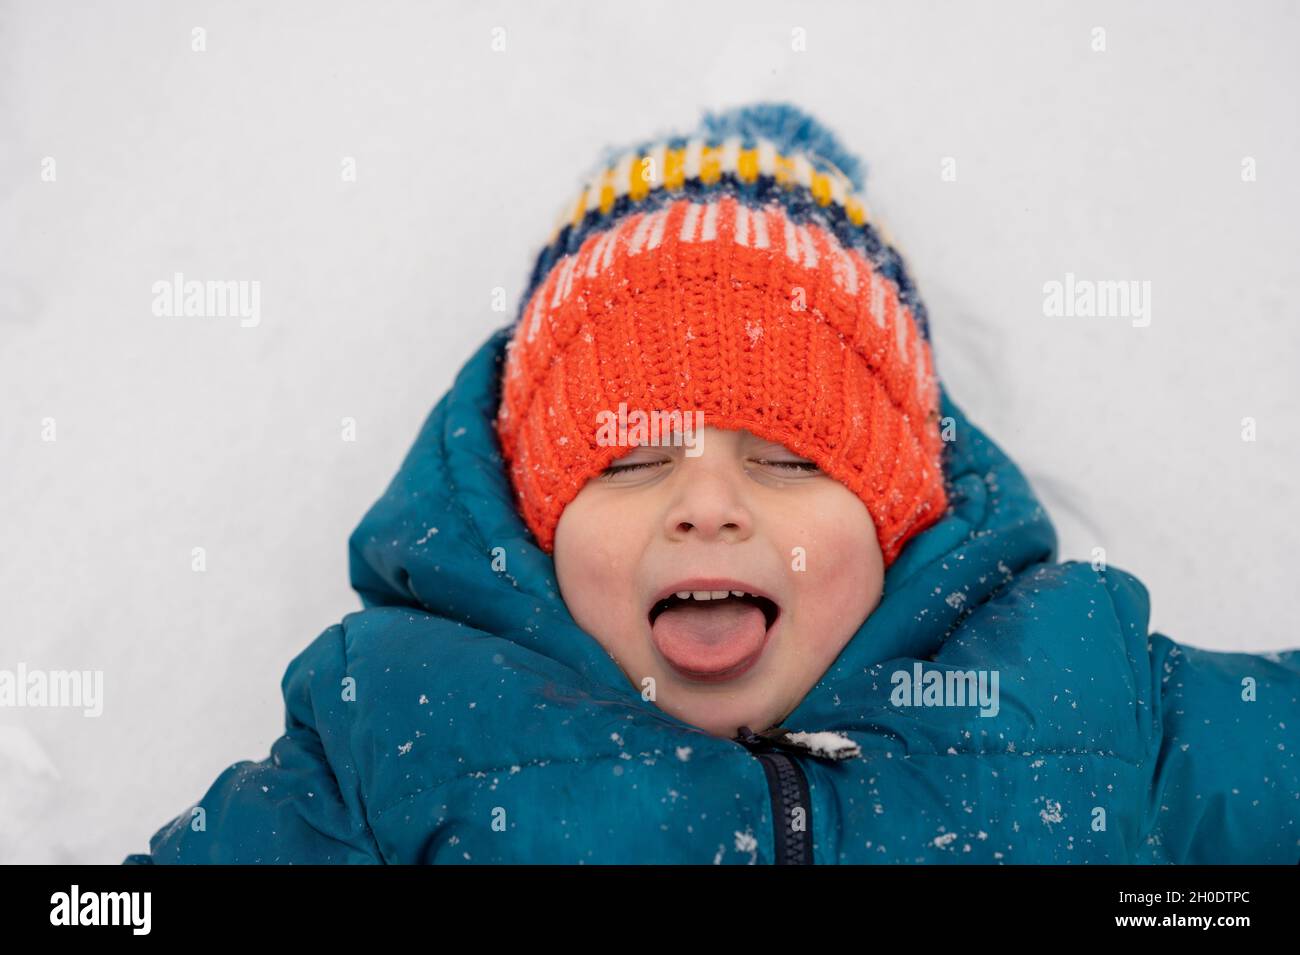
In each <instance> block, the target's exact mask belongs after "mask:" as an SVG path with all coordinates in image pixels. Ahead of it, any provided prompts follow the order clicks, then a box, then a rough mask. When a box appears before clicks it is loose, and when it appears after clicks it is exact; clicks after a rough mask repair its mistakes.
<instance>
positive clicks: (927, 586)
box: [349, 326, 1057, 729]
mask: <svg viewBox="0 0 1300 955" xmlns="http://www.w3.org/2000/svg"><path fill="white" fill-rule="evenodd" d="M509 336H510V327H509V326H506V327H503V328H501V329H499V330H497V331H496V332H495V333H493V334H492V335H491V336H490V337H489V338H488V340H487V341H486V342H485V343H484V344H483V345H482V346H481V347H480V348H479V349H478V351H477V352H476V353H475V354H474V355H473V356H472V357H471V359H470V360H469V361H468V362H467V363H466V364H465V366H464V367H463V368H462V369H461V371H460V372H459V374H458V375H457V377H456V379H455V381H454V383H453V384H452V387H451V388H450V390H449V391H448V392H447V393H446V394H445V395H444V396H443V397H442V399H441V400H440V401H438V403H437V404H436V406H435V407H434V408H433V410H432V412H431V413H430V414H429V415H428V417H427V419H426V420H425V422H424V425H423V426H422V427H421V429H420V432H419V434H418V436H417V437H416V439H415V443H414V445H413V446H412V447H411V449H410V450H409V452H408V453H407V454H406V457H405V459H404V460H403V462H402V465H401V467H400V468H399V470H398V472H397V475H396V476H395V477H394V478H393V480H392V482H391V483H390V484H389V486H388V488H387V490H386V491H385V492H384V494H383V496H382V497H381V498H380V499H379V500H378V501H377V502H376V503H375V504H374V505H373V506H372V507H371V508H370V510H369V511H368V512H367V513H366V515H365V517H364V518H363V519H362V521H361V523H360V524H359V525H358V526H357V528H356V530H355V531H353V533H352V535H351V537H350V540H349V563H350V571H351V582H352V587H353V589H354V590H356V592H357V594H358V595H359V596H360V597H361V600H362V603H363V604H364V605H365V607H366V608H372V607H381V606H387V607H410V608H416V609H420V610H423V611H427V612H428V613H431V614H435V615H437V616H440V617H445V618H447V619H450V620H454V621H458V622H460V623H463V624H464V625H466V626H469V627H473V628H475V629H477V630H480V631H483V632H486V633H490V634H493V635H495V636H497V637H499V638H501V639H504V640H510V641H512V642H514V643H516V644H519V645H520V646H523V647H526V648H527V649H529V650H531V651H533V652H536V653H539V654H542V655H543V656H545V657H548V658H550V659H552V660H554V661H555V662H557V663H560V664H562V665H564V666H567V667H569V668H571V669H572V670H574V671H576V672H577V673H579V674H581V675H582V677H584V678H585V679H586V680H588V681H591V682H593V683H597V684H603V685H604V686H605V687H606V688H608V689H609V690H611V691H613V692H615V693H616V694H619V695H623V696H626V697H627V698H628V701H629V702H633V703H641V697H640V694H639V693H637V692H636V691H635V689H634V688H633V687H632V686H631V685H630V684H629V683H628V682H627V679H626V678H625V677H624V676H623V673H622V671H621V670H620V669H619V668H618V665H617V664H616V663H615V662H614V660H613V659H612V658H611V657H610V656H609V654H608V653H606V651H605V650H604V648H603V647H602V646H601V645H600V644H599V642H598V641H597V640H596V639H595V638H594V637H593V636H591V635H590V634H588V633H586V632H585V631H583V630H582V629H581V628H580V627H579V626H578V624H577V623H576V622H575V621H574V619H573V617H572V615H571V614H570V613H569V610H568V608H567V606H566V605H565V603H564V600H563V598H562V597H561V596H560V590H559V585H558V583H557V580H556V576H555V566H554V561H553V558H552V557H551V555H549V554H547V553H545V552H544V551H542V550H541V549H540V548H539V547H538V546H537V545H536V543H535V542H534V540H533V537H532V534H531V532H530V531H529V530H528V529H527V527H526V525H525V524H524V523H523V520H522V518H521V517H520V515H519V513H518V511H517V510H516V509H515V506H514V502H513V497H512V494H511V488H510V484H509V479H508V476H507V475H506V472H505V469H504V466H503V460H502V456H501V453H500V446H499V444H498V442H497V436H496V432H495V429H494V427H493V422H494V420H495V416H496V411H497V406H498V402H499V400H500V376H501V370H502V367H503V362H504V359H505V348H506V343H507V341H508V340H509ZM940 392H941V406H940V407H941V412H942V415H943V416H945V417H951V418H952V419H953V423H954V428H953V432H954V434H955V440H953V441H951V442H949V443H948V444H947V445H946V446H945V448H944V461H943V463H944V474H945V481H946V483H947V490H948V495H949V506H948V509H947V511H946V513H945V514H944V516H943V517H942V519H940V520H939V521H938V522H937V523H936V524H934V525H932V526H931V527H929V528H927V529H926V530H925V531H924V532H922V533H921V534H919V535H918V536H917V537H915V538H913V539H912V541H910V542H909V543H908V545H907V547H906V548H905V549H904V550H903V551H902V553H901V554H900V555H899V557H898V559H897V560H895V562H894V563H893V564H892V565H891V566H890V567H889V568H888V570H887V571H886V574H885V580H884V592H883V595H882V597H881V601H880V603H879V605H878V606H877V607H876V609H875V610H874V611H873V612H872V613H871V614H870V615H869V616H868V618H867V619H866V621H865V622H864V623H863V625H862V627H861V628H860V629H859V630H858V632H857V633H856V634H855V635H854V636H853V638H852V639H851V640H850V641H849V643H848V644H847V645H846V646H845V648H844V650H843V651H841V653H840V655H839V657H838V658H837V659H836V660H835V662H834V663H833V664H832V665H831V667H830V668H829V669H828V670H827V672H826V673H825V674H824V675H823V677H822V678H821V679H820V680H819V681H818V683H817V684H816V685H815V686H814V687H813V688H812V689H811V690H810V691H809V693H808V694H807V695H806V696H805V698H804V700H803V701H802V702H801V703H800V705H799V706H798V707H797V708H796V709H795V710H794V711H793V712H792V713H791V714H790V715H789V716H788V717H787V719H786V720H785V721H784V722H785V723H787V724H789V725H791V726H795V727H799V728H811V729H831V728H833V727H834V726H835V724H836V723H837V722H838V721H837V720H836V708H837V707H838V706H839V701H840V698H841V697H848V698H852V697H851V694H852V693H853V684H854V682H855V681H857V680H867V681H869V682H870V681H871V680H872V677H871V675H870V674H869V673H868V672H867V671H868V668H870V667H872V666H873V665H875V664H878V663H880V662H881V661H884V660H889V659H892V658H898V657H911V658H921V659H926V658H931V657H933V655H934V653H935V652H936V651H937V650H938V649H939V648H940V646H941V645H942V643H943V641H944V638H945V636H946V635H948V634H949V633H951V632H952V631H953V630H954V629H955V627H956V626H957V625H959V623H960V621H961V619H962V618H963V617H964V616H965V615H967V614H969V613H970V612H971V610H973V609H974V608H976V607H978V606H980V605H981V604H982V603H984V602H985V601H986V600H988V599H989V597H990V596H991V595H992V594H993V593H994V592H995V591H996V590H997V589H998V588H1000V587H1002V586H1003V585H1004V584H1006V583H1009V582H1010V581H1012V580H1013V579H1014V578H1015V577H1016V576H1017V575H1018V574H1020V573H1021V572H1022V571H1023V570H1024V569H1025V568H1026V567H1028V566H1030V565H1031V564H1034V563H1038V562H1044V561H1046V562H1051V561H1054V560H1055V557H1056V548H1057V538H1056V531H1055V529H1054V528H1053V526H1052V524H1051V521H1050V519H1049V518H1048V516H1047V514H1046V512H1045V511H1044V510H1043V508H1042V506H1041V505H1040V504H1039V501H1038V499H1037V498H1036V497H1035V495H1034V493H1033V490H1032V489H1031V487H1030V486H1029V483H1028V481H1027V480H1026V478H1025V476H1024V475H1023V474H1022V473H1021V471H1020V469H1019V468H1018V467H1016V465H1015V464H1014V463H1013V462H1012V461H1011V459H1010V458H1008V457H1007V455H1006V454H1005V453H1003V451H1002V450H1001V449H1000V448H999V447H998V446H997V445H996V444H995V443H994V442H992V441H991V440H989V438H987V437H986V436H985V435H984V434H983V432H981V431H980V430H979V429H978V428H977V427H976V426H975V425H973V424H971V423H970V421H969V420H968V419H967V418H966V416H965V415H964V414H963V413H962V412H961V411H960V409H958V408H957V407H956V405H955V404H953V402H952V400H951V399H950V397H949V395H948V393H947V391H946V389H944V388H943V386H942V385H941V386H940ZM642 705H644V706H650V707H653V704H652V703H643V704H642ZM654 709H655V711H656V712H657V713H660V715H661V716H663V717H665V718H669V719H671V717H669V716H668V714H665V713H662V711H660V710H658V708H657V707H654Z"/></svg>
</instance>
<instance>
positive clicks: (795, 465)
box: [757, 458, 821, 472]
mask: <svg viewBox="0 0 1300 955" xmlns="http://www.w3.org/2000/svg"><path fill="white" fill-rule="evenodd" d="M757 461H758V463H759V464H770V465H772V467H776V468H790V469H792V470H797V471H809V472H811V471H820V470H821V468H819V467H818V466H817V462H815V461H768V460H765V459H763V458H758V459H757Z"/></svg>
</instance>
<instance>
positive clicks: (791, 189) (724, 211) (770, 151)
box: [497, 105, 947, 565]
mask: <svg viewBox="0 0 1300 955" xmlns="http://www.w3.org/2000/svg"><path fill="white" fill-rule="evenodd" d="M746 109H747V110H748V112H744V111H733V112H732V113H730V114H723V117H722V118H721V119H719V118H717V117H711V118H709V119H706V121H705V128H713V129H718V128H721V129H723V130H724V131H726V132H729V133H730V135H729V136H728V137H727V139H725V140H723V141H722V142H714V143H712V144H711V143H710V142H709V137H708V136H707V135H702V136H701V137H699V138H697V139H695V140H693V141H692V140H687V141H685V142H683V144H682V145H681V146H680V147H675V146H674V145H673V143H672V142H669V143H664V144H659V145H657V146H656V145H655V144H647V145H644V146H642V147H639V148H638V149H637V150H634V151H633V152H632V153H630V154H628V156H629V157H630V158H628V157H625V158H623V159H621V160H618V161H617V162H615V163H614V164H613V165H610V166H608V167H607V168H606V169H605V170H604V171H602V172H600V173H599V174H598V175H597V177H596V178H594V179H593V181H592V183H591V184H589V185H588V187H587V188H586V189H584V190H583V194H582V196H581V197H580V198H579V200H578V202H577V203H576V204H575V206H574V209H573V211H572V213H569V214H567V221H565V223H564V224H563V225H561V226H560V227H559V228H558V230H557V233H556V235H555V236H553V239H552V241H551V242H550V243H548V246H547V248H546V249H544V250H543V252H542V254H541V255H540V256H539V259H538V266H537V268H535V269H534V275H533V281H532V282H531V283H530V291H529V294H528V296H527V298H526V300H525V301H524V303H523V307H522V308H521V315H520V319H519V322H518V326H517V328H516V330H515V334H514V337H513V338H512V340H511V342H510V347H509V356H508V358H507V363H506V369H505V375H504V379H503V382H502V401H501V406H500V409H499V412H498V420H497V428H498V434H499V437H500V439H501V447H502V450H503V454H504V456H505V460H506V462H507V465H508V467H509V469H510V477H511V481H512V484H513V486H514V488H515V491H516V494H517V498H518V501H517V503H518V506H519V509H520V512H521V514H522V516H523V517H524V519H525V522H526V523H527V524H528V526H529V528H530V529H531V530H532V532H533V534H534V536H535V537H536V538H537V541H538V544H539V546H541V547H542V549H543V550H546V551H547V552H550V551H551V550H552V549H553V546H554V532H555V526H556V524H557V523H558V522H559V518H560V514H561V513H562V511H563V509H564V507H565V506H566V505H567V504H568V503H569V502H570V501H571V500H573V498H574V497H575V496H576V495H577V494H578V492H579V491H580V490H581V489H582V487H583V485H584V484H585V483H586V482H587V481H588V480H589V479H590V478H592V477H593V476H595V475H597V474H599V473H600V472H601V471H602V470H604V469H605V468H606V467H608V466H609V464H610V463H611V462H612V461H613V460H614V459H616V458H618V457H620V456H622V455H624V454H626V453H627V452H628V451H630V450H631V448H630V447H626V446H604V445H601V444H599V443H598V442H597V430H598V420H599V419H598V417H597V416H598V414H600V413H601V412H612V413H616V412H617V409H618V407H619V404H620V403H621V402H622V403H625V404H626V407H627V408H628V409H629V410H635V409H639V410H642V411H644V412H646V413H650V412H652V411H675V410H679V411H681V412H682V413H683V414H687V413H690V412H693V411H697V410H698V411H702V412H703V424H704V425H705V426H712V427H715V428H724V429H733V428H734V429H739V428H744V429H747V430H749V431H750V432H752V433H754V434H756V435H758V436H760V437H762V438H765V439H767V440H771V441H777V442H779V443H781V444H783V445H785V446H786V447H787V448H789V449H790V450H791V451H793V452H795V453H796V454H801V455H803V456H805V457H807V458H809V459H810V460H813V461H815V462H816V463H817V465H818V466H819V467H820V468H821V469H822V470H823V471H824V472H826V473H827V474H828V475H830V476H831V477H833V478H835V479H837V480H839V481H840V482H841V483H842V484H844V485H845V486H846V487H847V488H848V489H849V490H851V491H852V492H853V493H854V494H856V495H857V496H858V497H859V498H861V500H862V501H863V503H864V504H865V505H866V507H867V510H868V512H869V513H870V514H871V517H872V519H873V521H874V522H875V525H876V531H877V536H878V538H879V542H880V547H881V550H882V552H883V554H884V558H885V562H886V565H888V564H890V563H892V562H893V561H894V559H895V558H896V557H897V556H898V554H899V552H900V551H901V550H902V548H903V547H904V546H905V545H906V543H907V541H908V540H910V539H911V538H912V537H914V536H915V535H916V534H917V533H919V532H920V531H921V530H923V529H925V528H926V527H928V526H929V525H931V524H933V523H934V522H936V521H937V520H938V519H939V518H940V517H941V516H942V515H943V512H944V510H945V508H946V506H947V499H946V495H945V491H944V483H943V471H942V463H941V454H942V441H941V439H940V435H939V430H938V400H939V395H938V385H937V382H936V380H935V370H934V365H933V357H932V355H931V351H930V346H929V342H928V339H927V332H928V328H927V327H926V325H925V323H924V321H922V320H918V312H919V313H921V314H922V315H923V309H922V308H921V306H920V304H919V300H918V299H917V298H916V296H915V290H914V289H913V288H912V286H911V283H910V281H909V280H908V279H907V276H906V271H905V269H904V267H903V264H902V259H901V257H900V256H899V255H898V254H897V252H895V251H894V250H893V249H892V248H890V247H889V246H888V245H887V244H886V243H885V242H884V241H883V240H882V239H881V238H880V236H879V235H878V234H877V233H876V231H875V229H874V228H873V227H872V224H871V223H870V222H868V221H867V215H866V210H865V206H864V205H863V204H862V203H861V201H860V199H858V198H857V197H856V196H855V195H854V193H853V191H852V188H853V185H854V183H855V181H857V180H850V179H849V178H848V176H846V175H845V174H844V173H842V172H840V171H839V169H838V168H837V167H836V166H835V165H834V164H833V163H832V162H830V161H829V160H827V159H826V158H825V156H820V155H816V154H811V153H809V152H807V151H800V150H799V149H798V143H791V142H788V141H787V142H779V141H773V140H771V139H768V138H766V137H765V136H763V135H759V133H761V132H762V131H764V130H768V131H770V130H773V129H776V128H778V126H777V120H779V121H780V123H781V124H783V125H781V126H780V127H779V128H780V129H783V130H788V129H789V128H790V126H791V122H790V121H791V117H792V116H793V117H794V118H797V119H799V120H800V124H799V126H798V134H799V135H800V136H801V137H803V138H804V139H808V140H810V141H820V142H822V143H823V144H828V143H832V144H833V137H830V136H829V134H828V133H826V132H825V130H824V129H822V128H821V127H820V126H819V125H817V124H815V121H812V120H811V119H810V118H809V117H807V116H806V114H802V113H799V112H797V111H793V108H792V107H784V106H779V107H773V106H766V105H764V106H759V107H749V108H746ZM764 110H768V112H766V113H764V112H763V111H764ZM738 115H739V116H740V118H741V119H744V120H746V121H747V122H748V126H745V125H744V124H743V123H742V124H741V125H740V129H739V135H737V134H736V133H735V132H734V131H733V130H734V129H735V128H736V124H735V122H734V120H735V119H736V117H737V116H738ZM710 123H712V126H711V127H710V125H709V124H710ZM729 123H730V125H729ZM810 130H812V131H813V132H815V133H816V134H817V136H814V137H810V136H809V131H810ZM832 148H833V149H838V147H837V146H833V147H832ZM647 156H648V157H651V159H652V160H653V162H651V163H649V164H646V163H643V162H642V161H641V160H642V159H643V158H644V157H647ZM841 161H842V162H844V161H846V160H845V159H844V157H843V156H841ZM852 167H853V169H854V171H855V174H856V168H857V166H856V163H853V164H852ZM642 170H646V171H648V172H651V173H652V175H651V176H649V177H648V179H649V181H647V177H645V176H643V175H642V174H641V173H642ZM546 263H549V264H546Z"/></svg>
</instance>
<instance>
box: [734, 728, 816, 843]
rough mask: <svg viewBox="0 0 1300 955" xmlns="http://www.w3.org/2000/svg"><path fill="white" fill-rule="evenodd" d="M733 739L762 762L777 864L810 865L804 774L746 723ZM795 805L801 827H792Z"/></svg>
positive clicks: (808, 801)
mask: <svg viewBox="0 0 1300 955" xmlns="http://www.w3.org/2000/svg"><path fill="white" fill-rule="evenodd" d="M736 740H737V741H738V742H739V743H740V744H741V745H743V746H744V747H745V748H746V749H748V750H749V751H750V752H751V753H753V754H754V756H755V757H756V758H757V759H758V761H759V762H760V763H762V764H763V772H764V773H765V774H766V776H767V785H768V789H769V790H770V791H771V795H772V825H773V829H774V836H775V841H776V864H777V865H813V864H814V863H813V847H812V800H811V799H810V798H809V795H810V793H809V789H808V778H807V777H806V776H805V775H804V772H803V769H802V768H801V767H800V766H799V762H798V760H796V759H795V758H794V757H793V756H789V755H787V754H786V753H784V752H781V751H780V748H779V746H778V745H777V744H776V743H774V742H773V741H772V740H771V739H769V738H767V737H765V736H760V735H759V734H757V733H754V732H753V731H751V730H750V728H749V727H748V726H742V727H740V733H739V735H738V736H737V737H736ZM796 809H802V810H803V827H802V828H801V829H796V828H795V827H794V824H793V823H794V818H795V816H794V813H795V810H796Z"/></svg>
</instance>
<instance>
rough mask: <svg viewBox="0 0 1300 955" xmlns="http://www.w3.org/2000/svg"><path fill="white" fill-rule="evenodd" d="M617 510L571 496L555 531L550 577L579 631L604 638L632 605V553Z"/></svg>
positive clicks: (633, 594)
mask: <svg viewBox="0 0 1300 955" xmlns="http://www.w3.org/2000/svg"><path fill="white" fill-rule="evenodd" d="M625 521H626V518H623V519H622V520H620V518H619V516H618V515H616V514H604V513H602V512H601V511H600V510H599V509H597V508H592V507H589V506H582V505H581V504H580V503H579V501H577V500H575V501H574V502H573V503H571V504H570V505H569V506H568V507H567V508H565V510H564V512H563V513H562V514H561V516H560V523H559V525H558V526H557V527H556V533H555V575H556V579H557V580H558V582H559V585H560V596H561V597H562V598H563V599H564V603H565V604H566V605H567V606H568V608H569V611H570V613H572V614H573V618H574V619H575V620H576V621H577V622H578V624H579V625H580V626H581V627H583V629H585V630H587V631H588V632H591V633H592V634H593V635H595V636H599V637H603V636H604V635H605V634H606V633H608V632H610V631H611V630H612V629H613V627H614V626H615V625H616V624H617V623H618V622H619V621H620V620H622V619H623V618H625V617H626V615H627V613H628V612H629V610H628V608H630V607H631V606H632V604H633V603H635V600H634V597H635V592H634V590H633V582H634V581H635V579H636V577H635V573H634V571H635V566H636V565H635V553H634V551H633V549H632V548H631V537H630V535H629V534H628V533H627V528H625V527H624V526H622V525H623V523H625Z"/></svg>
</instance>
